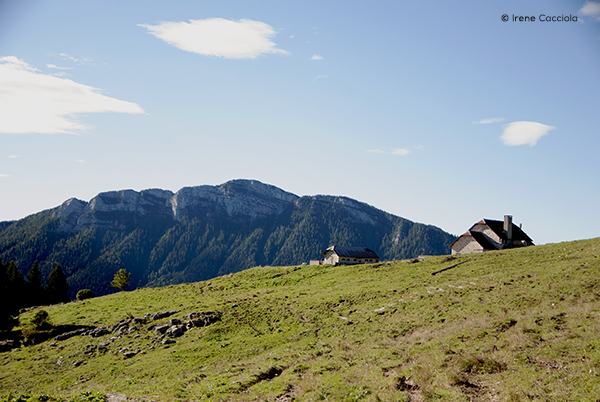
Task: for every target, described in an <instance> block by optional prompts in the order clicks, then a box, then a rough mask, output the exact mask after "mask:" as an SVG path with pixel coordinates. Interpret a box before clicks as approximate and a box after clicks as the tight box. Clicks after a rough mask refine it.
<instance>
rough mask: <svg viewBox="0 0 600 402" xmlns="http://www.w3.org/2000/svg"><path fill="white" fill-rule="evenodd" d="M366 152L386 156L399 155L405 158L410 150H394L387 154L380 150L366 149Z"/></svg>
mask: <svg viewBox="0 0 600 402" xmlns="http://www.w3.org/2000/svg"><path fill="white" fill-rule="evenodd" d="M367 152H369V153H371V154H388V155H400V156H406V155H408V154H409V153H410V150H408V149H405V148H394V149H392V150H391V151H389V152H386V151H382V150H381V149H368V150H367Z"/></svg>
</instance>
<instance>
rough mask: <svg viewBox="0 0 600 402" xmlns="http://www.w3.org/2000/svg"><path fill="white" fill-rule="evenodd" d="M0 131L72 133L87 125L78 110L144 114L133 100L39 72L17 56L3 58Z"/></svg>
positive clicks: (0, 83)
mask: <svg viewBox="0 0 600 402" xmlns="http://www.w3.org/2000/svg"><path fill="white" fill-rule="evenodd" d="M0 88H2V91H1V92H0V133H6V134H26V133H47V134H54V133H70V134H75V133H77V132H79V131H80V130H84V129H87V127H86V126H85V125H83V124H81V123H80V122H78V121H77V120H76V115H77V114H79V113H106V112H115V113H144V111H143V110H142V108H141V107H140V106H139V105H138V104H136V103H132V102H127V101H122V100H119V99H115V98H111V97H108V96H105V95H102V94H100V93H98V91H99V90H98V89H96V88H93V87H90V86H87V85H83V84H79V83H77V82H75V81H72V80H69V79H65V78H59V77H55V76H53V75H48V74H44V73H42V72H40V71H39V70H37V69H36V68H33V67H31V66H30V65H29V64H27V63H26V62H24V61H23V60H21V59H19V58H17V57H15V56H8V57H0Z"/></svg>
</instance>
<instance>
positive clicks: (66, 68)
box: [46, 64, 73, 70]
mask: <svg viewBox="0 0 600 402" xmlns="http://www.w3.org/2000/svg"><path fill="white" fill-rule="evenodd" d="M46 67H47V68H54V69H56V70H72V69H73V67H59V66H55V65H54V64H46Z"/></svg>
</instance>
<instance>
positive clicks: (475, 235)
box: [467, 231, 498, 250]
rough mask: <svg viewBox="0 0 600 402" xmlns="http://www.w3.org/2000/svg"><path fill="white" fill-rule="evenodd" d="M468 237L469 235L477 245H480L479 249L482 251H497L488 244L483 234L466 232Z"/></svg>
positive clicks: (493, 246) (490, 243) (491, 244)
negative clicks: (481, 248)
mask: <svg viewBox="0 0 600 402" xmlns="http://www.w3.org/2000/svg"><path fill="white" fill-rule="evenodd" d="M467 233H468V234H469V235H471V236H472V237H473V238H474V239H475V241H476V242H477V243H479V244H480V245H481V247H483V249H484V250H498V249H497V248H496V246H495V245H494V244H493V243H492V242H490V241H489V240H488V238H487V237H485V235H484V234H483V233H479V232H470V231H469V232H467Z"/></svg>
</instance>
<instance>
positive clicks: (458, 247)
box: [452, 236, 484, 254]
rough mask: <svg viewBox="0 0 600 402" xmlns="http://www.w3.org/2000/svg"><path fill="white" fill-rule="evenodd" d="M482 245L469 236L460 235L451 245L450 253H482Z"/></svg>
mask: <svg viewBox="0 0 600 402" xmlns="http://www.w3.org/2000/svg"><path fill="white" fill-rule="evenodd" d="M483 251H484V250H483V247H481V244H479V243H477V242H476V241H475V239H474V238H473V237H471V236H461V237H459V238H458V240H457V241H456V243H454V245H453V246H452V254H471V253H483Z"/></svg>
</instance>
